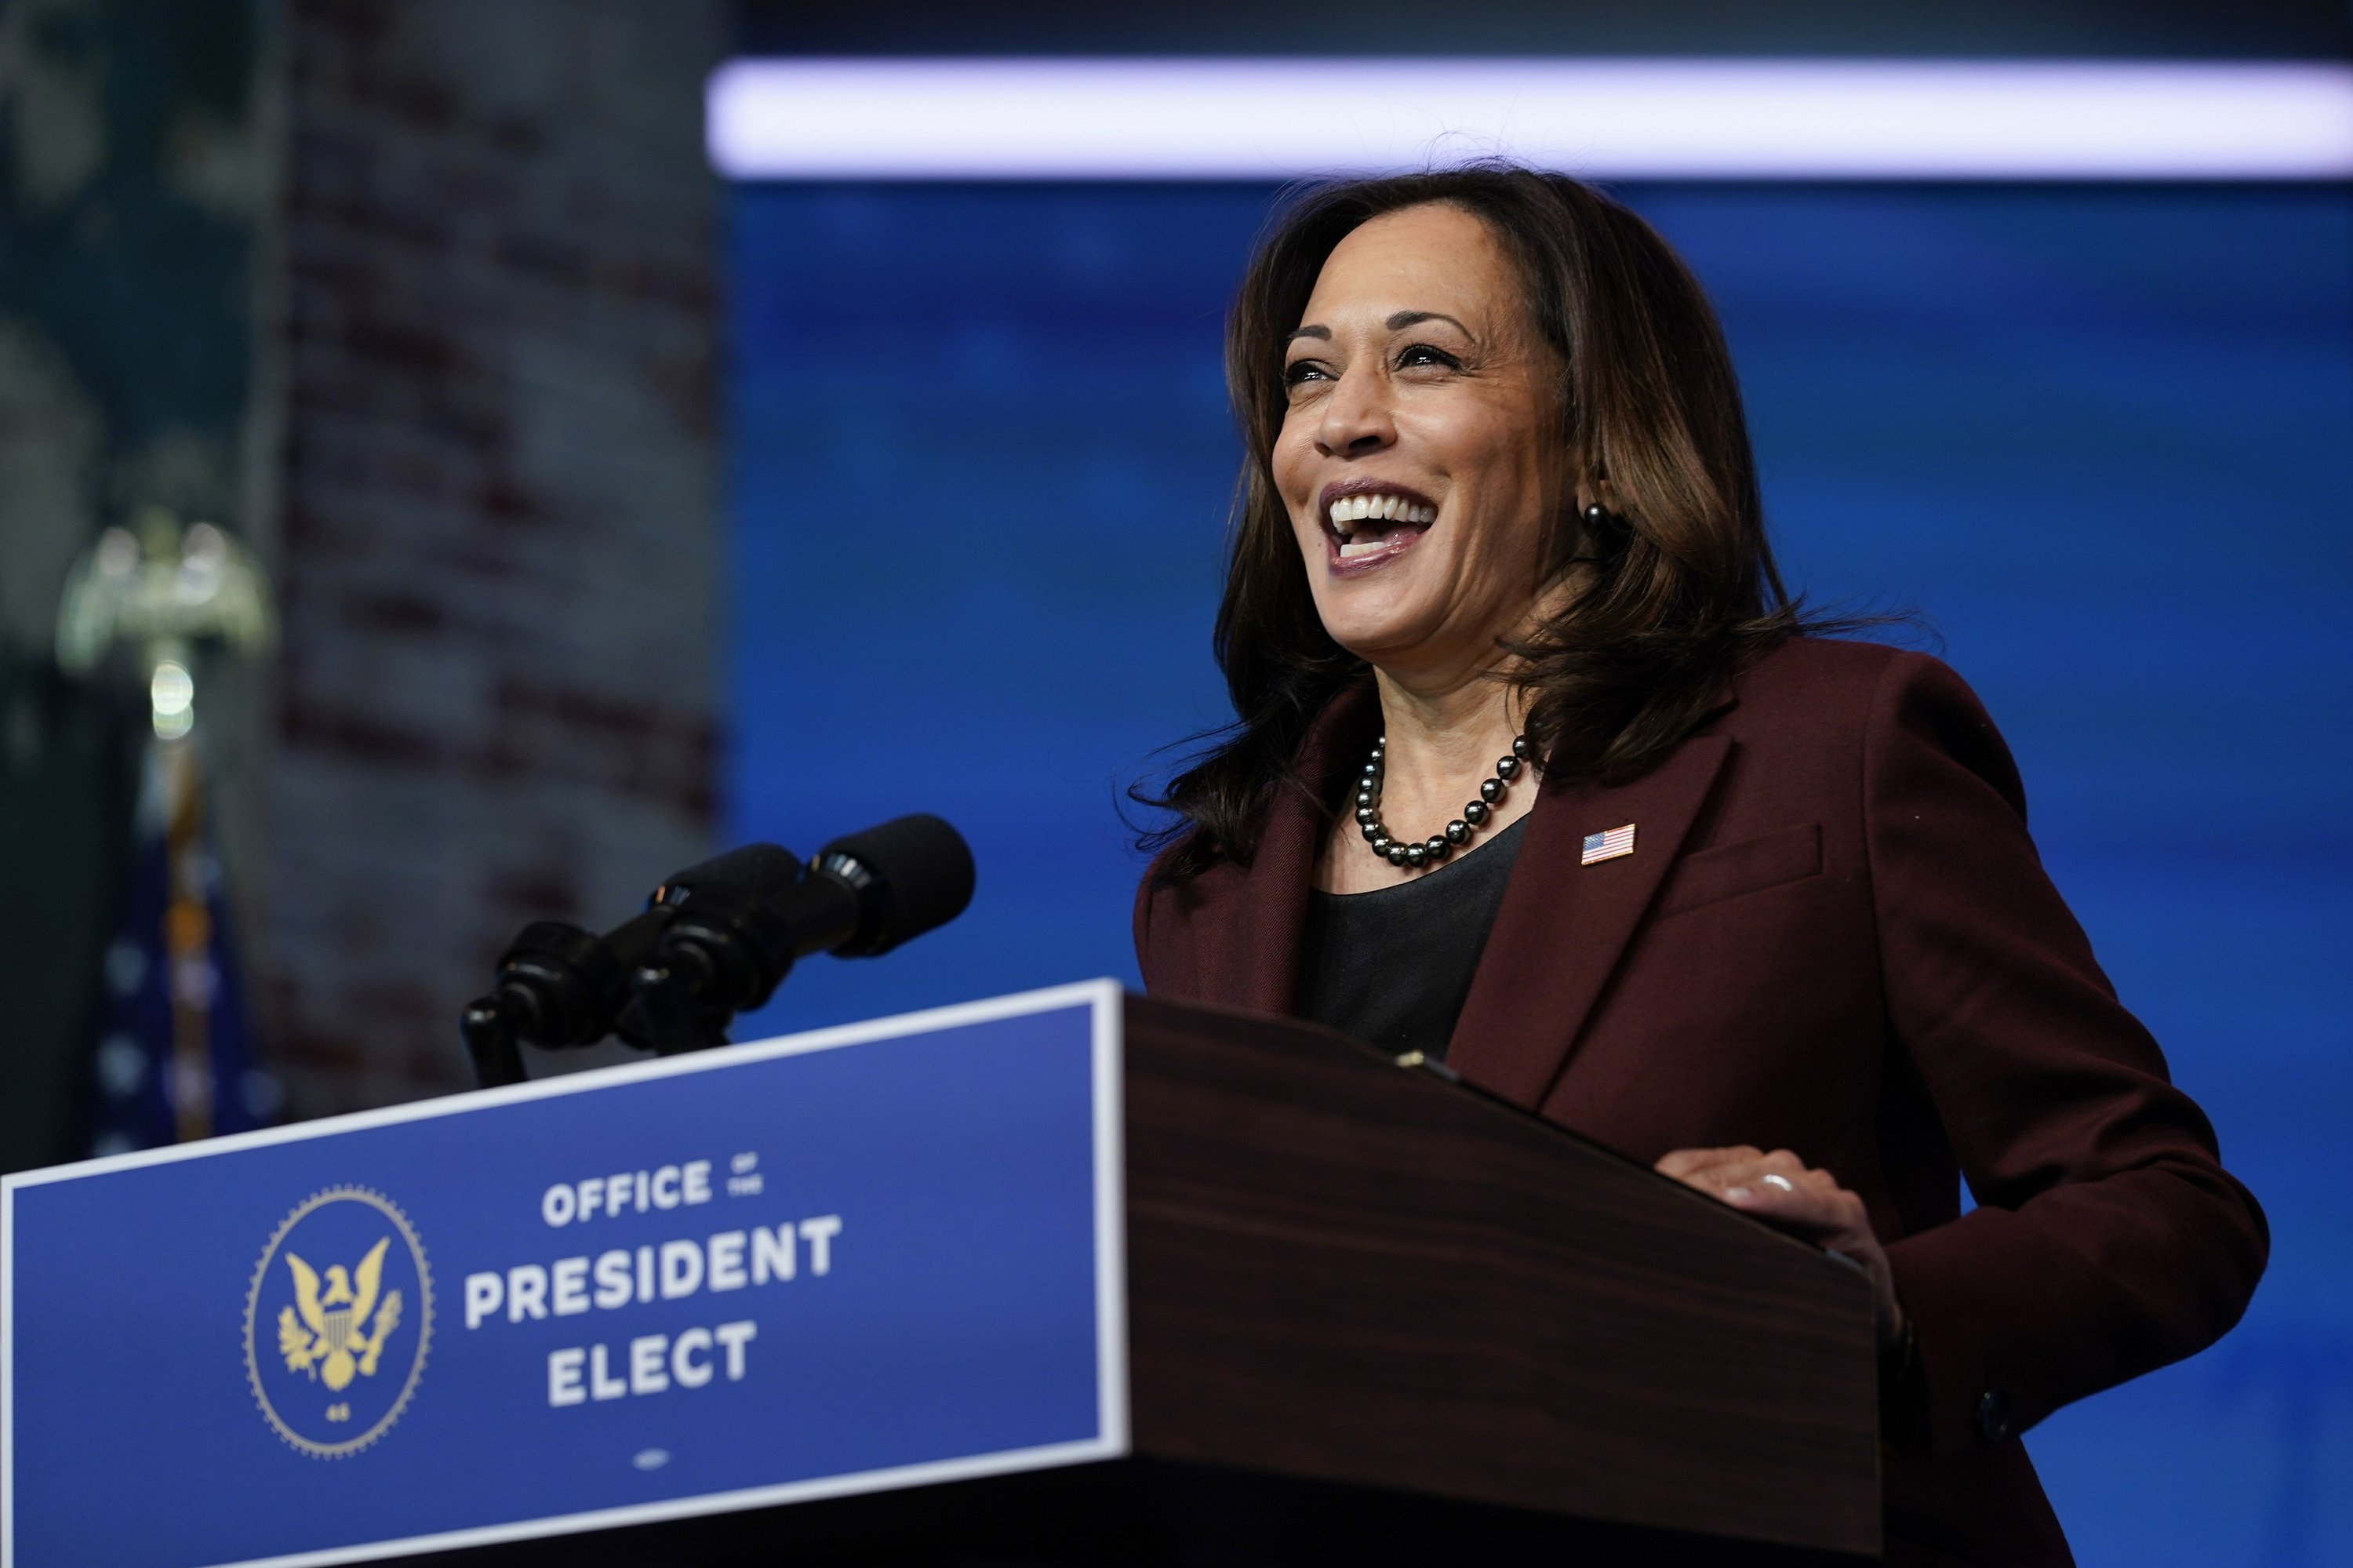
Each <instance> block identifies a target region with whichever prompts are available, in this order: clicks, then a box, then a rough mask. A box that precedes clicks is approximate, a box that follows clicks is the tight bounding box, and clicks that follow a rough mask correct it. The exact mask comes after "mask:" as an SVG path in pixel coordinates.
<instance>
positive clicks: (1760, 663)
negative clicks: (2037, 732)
mask: <svg viewBox="0 0 2353 1568" xmlns="http://www.w3.org/2000/svg"><path fill="white" fill-rule="evenodd" d="M1733 692H1734V694H1735V695H1736V698H1737V703H1736V705H1735V706H1734V708H1733V709H1732V711H1731V712H1730V714H1729V715H1727V717H1726V719H1725V725H1726V726H1727V728H1729V729H1730V730H1731V731H1732V732H1733V733H1734V734H1736V735H1737V736H1740V737H1741V738H1743V739H1746V740H1748V741H1750V742H1751V743H1763V744H1766V745H1767V746H1770V745H1771V744H1772V743H1774V742H1780V743H1784V744H1789V745H1794V746H1798V747H1803V748H1804V749H1806V750H1808V751H1810V752H1813V753H1814V754H1815V755H1816V756H1817V757H1820V756H1822V754H1824V753H1826V752H1840V753H1849V752H1850V750H1851V755H1852V758H1853V759H1854V760H1855V761H1856V762H1857V763H1858V764H1859V765H1861V766H1863V767H1865V768H1870V767H1872V766H1873V765H1874V761H1884V760H1885V759H1887V758H1891V757H1895V756H1902V755H1913V754H1930V753H1933V754H1936V755H1940V756H1942V757H1944V758H1947V760H1948V761H1951V762H1956V763H1958V764H1959V765H1960V766H1961V767H1962V768H1966V769H1967V770H1968V772H1970V773H1974V774H1976V775H1978V777H1979V778H1980V779H1984V780H1985V781H1986V782H1988V783H1989V784H1991V785H1993V786H1994V787H1995V788H1996V789H1998V790H2000V792H2001V793H2002V794H2004V795H2005V796H2008V797H2010V799H2011V800H2012V801H2013V803H2014V804H2015V805H2016V806H2017V807H2018V808H2019V809H2020V810H2021V813H2022V811H2023V809H2024V804H2025V800H2024V795H2025V792H2024V789H2023V788H2022V787H2021V784H2020V782H2019V778H2018V770H2017V764H2016V761H2015V760H2014V759H2013V758H2012V757H2011V756H2010V747H2009V746H2008V745H2007V743H2005V742H2004V741H2003V739H2002V737H2001V734H2000V730H1999V729H1997V728H1996V727H1995V726H1994V722H1993V719H1992V716H1991V715H1989V714H1988V713H1987V711H1986V708H1985V705H1984V704H1983V703H1982V702H1981V701H1979V700H1978V694H1977V693H1976V692H1974V691H1973V690H1971V689H1970V687H1969V684H1968V682H1966V681H1964V680H1963V679H1962V678H1961V677H1960V675H1959V674H1958V673H1957V672H1956V671H1955V670H1954V669H1953V668H1952V666H1950V665H1949V664H1947V663H1946V662H1944V661H1943V660H1941V659H1937V658H1936V657H1934V656H1932V655H1930V654H1926V653H1922V652H1916V651H1915V650H1912V649H1907V648H1896V647H1891V646H1889V645H1888V644H1886V643H1883V642H1862V641H1851V640H1848V639H1845V638H1835V637H1792V638H1789V639H1788V640H1786V641H1783V642H1781V643H1779V644H1778V645H1776V646H1775V647H1774V648H1773V649H1772V650H1771V651H1770V652H1767V653H1766V654H1764V655H1763V656H1762V657H1760V658H1758V659H1757V660H1756V661H1754V662H1752V663H1750V664H1749V665H1748V666H1747V667H1746V669H1744V670H1743V671H1742V672H1741V673H1739V674H1738V675H1737V676H1736V677H1735V678H1734V682H1733Z"/></svg>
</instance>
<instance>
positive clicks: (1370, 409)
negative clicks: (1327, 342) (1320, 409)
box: [1315, 370, 1397, 457]
mask: <svg viewBox="0 0 2353 1568" xmlns="http://www.w3.org/2000/svg"><path fill="white" fill-rule="evenodd" d="M1396 440H1397V425H1396V422H1395V421H1394V420H1393V419H1392V418H1391V417H1390V409H1389V402H1388V384H1387V383H1386V382H1384V381H1383V380H1382V379H1381V378H1380V377H1379V376H1374V375H1370V374H1368V373H1366V372H1365V371H1363V370H1351V371H1349V372H1348V373H1347V374H1345V375H1344V376H1341V377H1340V382H1339V385H1338V386H1336V387H1333V388H1332V395H1331V396H1330V397H1327V398H1325V399H1324V418H1323V420H1322V421H1321V422H1320V423H1319V424H1318V425H1317V426H1316V429H1315V444H1316V445H1317V446H1318V447H1320V448H1322V449H1323V450H1324V455H1325V456H1326V457H1363V456H1364V455H1365V454H1366V453H1367V452H1377V451H1379V450H1381V449H1382V448H1383V447H1386V446H1388V445H1390V444H1391V443H1393V442H1394V441H1396Z"/></svg>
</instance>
